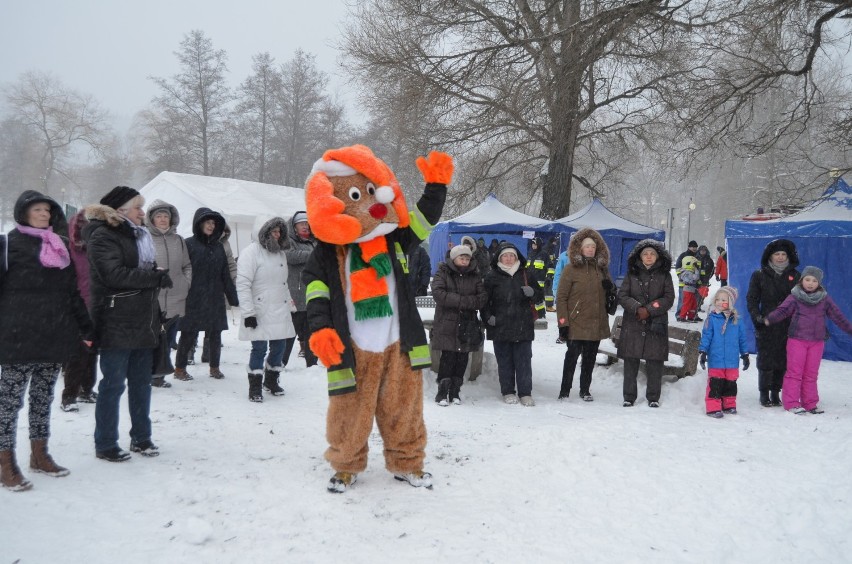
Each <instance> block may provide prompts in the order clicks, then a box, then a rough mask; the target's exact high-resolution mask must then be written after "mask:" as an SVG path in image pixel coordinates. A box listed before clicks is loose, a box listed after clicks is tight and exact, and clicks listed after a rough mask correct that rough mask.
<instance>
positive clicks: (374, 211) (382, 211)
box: [370, 204, 388, 219]
mask: <svg viewBox="0 0 852 564" xmlns="http://www.w3.org/2000/svg"><path fill="white" fill-rule="evenodd" d="M387 214H388V208H387V206H385V205H384V204H373V205H372V206H370V215H371V216H373V217H375V218H376V219H383V218H384V217H385V216H386V215H387Z"/></svg>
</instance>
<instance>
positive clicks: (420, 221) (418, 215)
mask: <svg viewBox="0 0 852 564" xmlns="http://www.w3.org/2000/svg"><path fill="white" fill-rule="evenodd" d="M408 219H409V221H410V223H409V225H410V226H411V230H412V231H414V234H415V235H416V236H417V238H418V239H420V240H421V241H422V240H424V239H425V238H426V237H428V236H429V233H430V232H431V231H432V228H433V227H435V226H434V225H432V224H431V223H429V221H428V220H427V219H426V216H424V215H423V212H421V211H420V208H418V207H417V206H415V207H414V209H413V210H411V211H410V212H408Z"/></svg>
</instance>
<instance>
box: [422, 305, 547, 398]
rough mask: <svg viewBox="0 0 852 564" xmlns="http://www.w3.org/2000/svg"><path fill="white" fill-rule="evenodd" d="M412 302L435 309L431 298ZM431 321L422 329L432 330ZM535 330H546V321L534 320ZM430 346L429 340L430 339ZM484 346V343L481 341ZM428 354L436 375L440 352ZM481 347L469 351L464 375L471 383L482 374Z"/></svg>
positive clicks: (430, 349) (424, 321) (430, 348)
mask: <svg viewBox="0 0 852 564" xmlns="http://www.w3.org/2000/svg"><path fill="white" fill-rule="evenodd" d="M414 302H415V303H416V305H417V307H422V308H432V309H435V306H436V304H435V299H434V298H433V297H432V296H417V297H415V298H414ZM432 321H433V319H424V320H423V327H424V328H425V329H426V331H427V332H429V331H430V330H431V329H432ZM535 329H536V331H543V330H545V329H547V320H546V319H536V321H535ZM430 344H431V339H430ZM483 344H484V341H483ZM429 352H430V355H431V357H432V372H435V373H437V372H438V369H439V368H440V366H441V351H439V350H435V349H433V348H432V347H431V346H430V347H429ZM482 357H483V352H482V345H480V346H479V349H477V350H475V351H471V353H470V358H469V359H468V363H467V369H466V370H465V374H466V375H467V379H468V380H470V381H471V382H472V381H474V380H476V379H477V378H478V377H479V375H480V374H482Z"/></svg>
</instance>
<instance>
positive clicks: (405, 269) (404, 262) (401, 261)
mask: <svg viewBox="0 0 852 564" xmlns="http://www.w3.org/2000/svg"><path fill="white" fill-rule="evenodd" d="M393 248H394V250H395V251H396V260H398V261H399V264H400V265H402V271H403V272H404V273H406V274H408V261H407V260H405V253H403V252H402V245H400V244H399V241H396V242H394V244H393Z"/></svg>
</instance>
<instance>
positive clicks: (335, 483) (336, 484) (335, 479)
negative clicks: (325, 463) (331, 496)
mask: <svg viewBox="0 0 852 564" xmlns="http://www.w3.org/2000/svg"><path fill="white" fill-rule="evenodd" d="M357 481H358V474H350V473H349V472H338V473H336V474H335V475H334V476H332V477H331V480H329V481H328V486H327V488H328V491H330V492H331V493H343V492H345V491H346V490H347V489H348V488H349V486H351V485H352V484H354V483H355V482H357Z"/></svg>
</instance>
